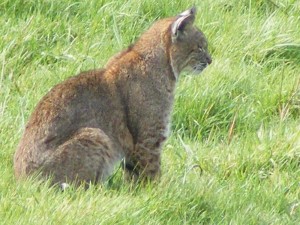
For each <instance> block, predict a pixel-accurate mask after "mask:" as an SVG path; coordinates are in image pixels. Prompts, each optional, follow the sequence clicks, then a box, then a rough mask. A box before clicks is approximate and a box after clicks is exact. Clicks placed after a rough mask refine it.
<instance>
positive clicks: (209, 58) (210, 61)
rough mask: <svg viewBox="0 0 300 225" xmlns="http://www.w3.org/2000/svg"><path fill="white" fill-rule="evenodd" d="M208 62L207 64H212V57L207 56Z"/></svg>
mask: <svg viewBox="0 0 300 225" xmlns="http://www.w3.org/2000/svg"><path fill="white" fill-rule="evenodd" d="M206 61H207V64H211V63H212V59H211V57H210V55H208V54H207V55H206Z"/></svg>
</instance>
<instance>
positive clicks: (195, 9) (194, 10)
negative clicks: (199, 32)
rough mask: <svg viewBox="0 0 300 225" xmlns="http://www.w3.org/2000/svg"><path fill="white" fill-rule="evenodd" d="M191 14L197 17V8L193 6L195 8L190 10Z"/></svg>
mask: <svg viewBox="0 0 300 225" xmlns="http://www.w3.org/2000/svg"><path fill="white" fill-rule="evenodd" d="M190 12H191V14H193V15H195V14H196V12H197V8H196V6H193V7H192V8H191V9H190Z"/></svg>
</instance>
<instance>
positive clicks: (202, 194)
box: [0, 0, 300, 224]
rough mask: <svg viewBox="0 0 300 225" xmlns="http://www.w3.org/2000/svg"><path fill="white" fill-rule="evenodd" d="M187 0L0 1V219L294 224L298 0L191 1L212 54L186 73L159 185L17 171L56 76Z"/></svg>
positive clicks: (299, 108) (102, 58)
mask: <svg viewBox="0 0 300 225" xmlns="http://www.w3.org/2000/svg"><path fill="white" fill-rule="evenodd" d="M191 4H193V3H187V2H186V1H155V0H147V1H138V0H129V1H109V0H99V1H98V0H90V1H87V0H86V1H85V0H80V1H73V0H61V1H56V0H55V1H50V0H2V1H1V3H0V24H1V26H0V37H1V38H0V40H1V41H0V50H1V51H0V65H1V66H0V149H1V151H0V160H1V161H0V165H1V176H0V177H1V178H0V218H1V220H0V224H300V122H299V121H300V32H299V31H300V16H299V15H300V3H299V1H296V0H256V1H254V0H252V1H251V0H232V1H223V0H219V1H208V0H201V1H194V4H195V5H196V6H197V7H198V17H197V21H196V23H197V24H198V26H199V27H200V28H201V29H202V30H203V31H204V33H205V34H206V36H207V37H208V40H209V43H210V50H211V54H212V57H213V64H212V65H211V66H209V67H208V68H207V69H206V70H205V72H204V73H203V74H202V76H198V77H195V76H191V75H189V74H182V76H181V78H180V81H179V82H178V87H177V92H176V103H175V107H174V111H173V122H172V128H173V129H172V130H173V132H172V135H171V137H170V138H169V139H168V141H167V143H166V144H165V146H164V153H163V177H162V180H161V182H160V183H159V184H158V185H149V186H146V187H144V188H139V187H130V185H129V184H126V183H124V182H123V180H122V174H121V172H120V171H118V172H116V176H115V177H114V178H113V179H112V180H111V181H110V182H108V183H106V184H104V185H102V186H95V187H91V188H90V189H89V190H86V191H85V190H83V189H79V190H73V189H69V190H67V191H66V192H60V191H59V190H57V189H55V188H49V186H48V184H47V183H46V184H45V183H40V182H38V181H36V180H34V179H31V180H28V181H25V182H16V181H15V179H14V176H13V164H12V158H13V154H14V151H15V149H16V146H17V144H18V141H19V139H20V136H21V134H22V132H23V130H24V126H25V124H26V121H27V119H28V117H29V115H30V113H31V112H32V110H33V109H34V107H35V105H36V104H37V102H38V101H39V99H40V98H41V97H42V96H43V95H44V94H45V93H47V91H48V90H49V89H50V88H51V87H52V86H53V85H54V84H56V83H59V82H61V81H62V80H64V79H66V78H67V77H69V76H72V75H74V74H76V73H78V72H80V71H83V70H88V69H93V68H99V67H102V66H103V65H104V64H105V62H106V61H107V59H108V58H109V57H110V56H111V55H113V54H114V53H116V52H118V51H120V50H121V49H123V48H125V47H126V46H127V45H129V44H130V43H132V42H134V40H135V39H136V38H137V37H138V36H139V35H140V34H141V33H142V32H143V31H144V30H146V29H147V28H148V27H149V26H150V25H151V24H152V22H153V21H155V20H156V19H159V18H162V17H167V16H172V15H175V14H176V13H179V12H181V11H183V10H185V9H186V8H188V7H190V5H191Z"/></svg>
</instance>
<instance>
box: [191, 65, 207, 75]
mask: <svg viewBox="0 0 300 225" xmlns="http://www.w3.org/2000/svg"><path fill="white" fill-rule="evenodd" d="M207 65H208V64H207V63H200V64H198V65H195V66H194V67H193V73H196V74H200V73H201V72H202V71H203V70H204V69H205V68H206V67H207Z"/></svg>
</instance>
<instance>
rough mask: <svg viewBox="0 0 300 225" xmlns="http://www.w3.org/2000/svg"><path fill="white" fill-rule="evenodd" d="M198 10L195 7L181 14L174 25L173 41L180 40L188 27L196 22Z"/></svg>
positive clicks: (172, 29)
mask: <svg viewBox="0 0 300 225" xmlns="http://www.w3.org/2000/svg"><path fill="white" fill-rule="evenodd" d="M195 15H196V8H195V7H193V8H191V9H188V10H186V11H184V12H182V13H180V14H179V15H178V16H177V18H176V20H175V21H174V22H173V23H172V27H171V31H172V40H173V41H175V40H177V39H178V38H179V36H180V33H182V32H183V31H184V29H185V27H186V26H187V25H192V24H193V23H194V20H195Z"/></svg>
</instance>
